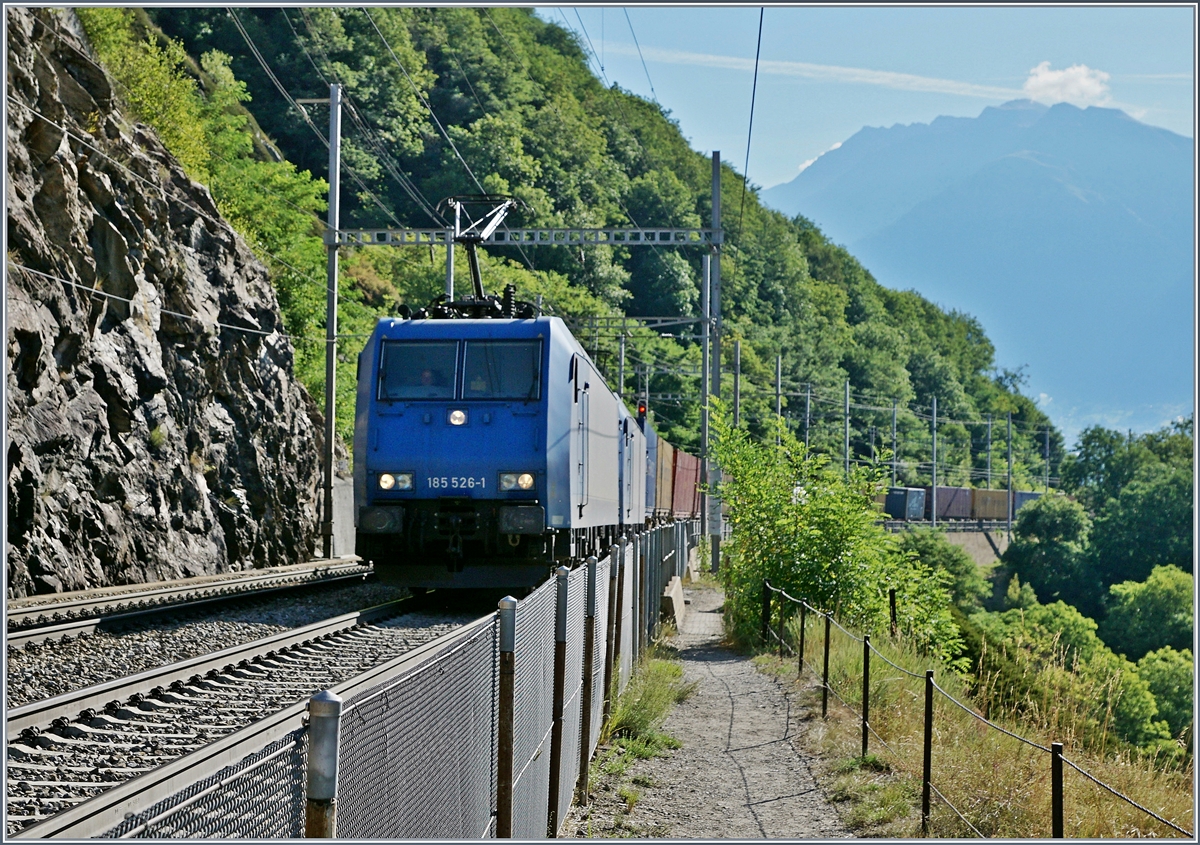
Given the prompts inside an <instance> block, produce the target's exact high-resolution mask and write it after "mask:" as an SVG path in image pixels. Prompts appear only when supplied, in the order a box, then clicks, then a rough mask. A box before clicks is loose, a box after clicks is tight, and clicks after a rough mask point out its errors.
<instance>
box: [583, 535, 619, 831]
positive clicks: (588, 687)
mask: <svg viewBox="0 0 1200 845" xmlns="http://www.w3.org/2000/svg"><path fill="white" fill-rule="evenodd" d="M610 554H611V550H610ZM598 564H599V561H597V560H596V558H595V556H592V557H589V558H588V559H587V601H586V605H585V609H584V612H583V615H584V619H583V689H582V690H580V704H579V712H580V713H581V715H582V718H581V719H580V722H579V786H578V788H577V789H576V800H577V801H578V802H579V805H580V806H581V807H586V806H587V803H588V763H589V762H590V759H589V758H590V757H591V753H590V752H591V745H592V696H593V695H594V694H595V692H594V690H593V689H592V674H593V672H592V667H593V666H594V665H595V652H596V567H597V565H598ZM597 729H599V726H597Z"/></svg>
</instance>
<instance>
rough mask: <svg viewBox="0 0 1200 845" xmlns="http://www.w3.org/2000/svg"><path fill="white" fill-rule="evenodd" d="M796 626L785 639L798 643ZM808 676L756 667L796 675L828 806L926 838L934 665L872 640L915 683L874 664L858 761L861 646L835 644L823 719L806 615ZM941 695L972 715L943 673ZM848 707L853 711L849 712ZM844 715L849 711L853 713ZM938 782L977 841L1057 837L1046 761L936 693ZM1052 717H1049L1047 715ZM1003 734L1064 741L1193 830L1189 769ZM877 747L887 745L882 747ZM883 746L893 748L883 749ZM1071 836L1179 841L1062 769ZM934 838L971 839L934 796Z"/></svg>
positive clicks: (1115, 782) (815, 631)
mask: <svg viewBox="0 0 1200 845" xmlns="http://www.w3.org/2000/svg"><path fill="white" fill-rule="evenodd" d="M798 633H799V631H798V625H796V624H795V620H794V621H793V626H792V630H791V636H790V637H789V641H790V642H791V643H792V644H793V647H794V645H795V642H796V638H797V637H798ZM805 641H806V642H805V652H806V654H805V658H806V670H805V673H804V675H803V676H802V677H800V678H797V675H796V659H795V658H794V657H789V658H787V659H785V660H780V659H779V658H778V657H777V656H767V655H761V656H759V657H758V658H756V663H757V664H758V665H759V666H760V668H762V669H764V670H767V671H772V672H775V673H778V674H780V675H781V676H783V677H785V678H790V679H792V680H793V682H794V683H795V684H796V685H797V688H798V689H799V690H800V691H801V692H800V698H801V701H802V703H803V704H804V705H805V706H806V708H807V713H808V716H809V719H810V721H809V722H808V725H809V729H808V730H807V731H805V732H804V734H803V736H805V737H806V741H807V742H809V743H810V744H811V745H812V749H811V750H813V751H817V752H820V753H821V754H822V755H823V756H824V757H825V759H826V760H827V764H826V765H827V772H826V774H827V775H828V776H829V777H830V778H831V779H832V782H833V787H832V789H831V797H832V798H834V799H835V800H843V801H847V802H849V807H848V809H845V810H843V816H844V818H845V819H846V821H847V823H848V824H850V825H851V826H852V827H854V828H855V829H856V830H857V831H858V832H859V834H860V835H868V836H872V835H875V836H888V837H911V836H920V835H921V785H922V780H921V777H922V776H921V770H922V761H923V747H924V712H925V682H924V672H925V669H926V668H927V667H929V666H930V664H929V662H928V661H927V660H926V659H925V658H922V657H920V656H918V655H916V654H913V653H912V652H910V651H907V650H906V649H904V648H903V647H902V645H901V644H896V643H893V642H890V641H880V642H873V643H872V645H873V646H875V648H876V649H878V651H879V653H880V654H883V655H884V656H885V657H886V658H887V659H888V660H890V661H892V662H893V663H895V664H896V665H897V666H899V667H902V668H903V669H904V670H907V671H908V672H911V673H913V674H914V675H918V676H920V677H916V678H914V677H910V676H908V675H906V674H904V672H902V671H900V670H898V669H896V668H893V667H892V666H889V665H887V664H886V663H885V662H884V661H883V660H881V659H880V658H879V655H878V654H872V655H871V684H870V691H869V696H870V698H869V703H870V710H869V713H870V726H871V727H872V728H873V729H874V731H875V732H876V733H877V734H878V735H879V736H878V737H876V736H875V735H871V736H870V737H869V755H870V756H868V757H867V758H865V759H864V758H863V757H862V756H861V755H862V748H861V742H862V739H861V737H862V727H861V719H860V716H859V715H858V714H859V713H860V712H861V701H862V663H863V653H862V652H863V648H862V644H861V642H856V641H853V640H851V639H850V638H849V637H847V636H846V635H845V634H843V633H842V632H840V631H838V630H837V628H834V629H833V633H832V636H831V637H830V687H831V689H832V690H833V691H834V692H836V693H837V695H839V696H841V698H843V699H845V702H846V704H845V705H843V704H842V703H840V702H839V701H838V699H837V698H836V697H835V696H833V695H830V696H829V699H828V702H829V703H828V708H829V709H828V718H827V719H824V720H822V719H821V716H820V710H821V686H820V673H821V666H822V654H823V649H824V624H823V623H820V624H818V623H817V622H816V621H813V620H812V619H811V618H810V620H809V624H808V630H807V632H806V636H805ZM935 679H936V682H937V684H938V686H939V687H941V688H942V689H944V690H945V691H946V692H947V693H949V694H950V695H951V696H953V697H954V698H955V699H957V700H958V701H960V702H963V703H964V704H967V705H968V706H972V707H974V705H973V704H971V700H970V698H969V696H968V695H967V693H966V691H965V689H964V685H963V683H962V682H961V681H960V679H959V678H958V677H957V676H955V675H953V673H950V672H948V671H945V670H941V669H939V670H938V671H937V673H936V675H935ZM846 705H849V707H847V706H846ZM849 708H853V710H854V712H851V710H850V709H849ZM933 711H934V716H933V751H932V774H931V782H932V784H933V786H934V787H935V788H936V789H937V790H939V791H940V792H941V793H942V794H943V795H944V796H945V797H946V799H947V800H948V801H950V802H951V803H953V804H954V805H955V806H956V807H957V808H958V810H959V811H960V812H961V813H962V815H963V816H964V817H965V818H966V820H967V821H968V822H969V823H970V825H971V826H973V827H974V828H975V829H976V830H978V831H979V833H981V834H983V835H984V836H988V837H1001V838H1018V839H1026V838H1046V837H1049V836H1050V835H1051V827H1050V825H1051V820H1050V811H1051V810H1050V801H1051V795H1050V792H1051V789H1050V777H1051V774H1050V755H1049V754H1048V753H1047V752H1044V751H1041V750H1039V749H1037V748H1033V747H1030V746H1029V745H1027V744H1025V743H1023V742H1021V741H1019V740H1017V739H1014V738H1011V737H1009V736H1006V735H1004V734H1003V733H1001V732H999V731H997V730H995V729H994V728H991V727H989V726H988V725H986V724H984V723H983V722H981V721H979V720H978V719H976V718H974V717H973V716H971V715H970V714H968V713H966V712H964V711H963V710H962V709H960V708H959V707H958V706H956V705H955V704H953V703H952V702H951V701H949V700H948V699H947V698H946V696H944V695H942V694H941V693H939V692H937V691H936V690H935V692H934V708H933ZM1047 715H1048V716H1049V715H1050V714H1047ZM1068 715H1069V713H1067V712H1066V710H1065V709H1063V708H1059V709H1058V710H1057V711H1055V712H1054V713H1053V718H1047V719H1046V720H1045V721H1046V723H1047V724H1054V725H1058V726H1059V730H1061V726H1062V725H1063V724H1064V722H1065V721H1066V720H1067V719H1066V717H1067V716H1068ZM994 721H995V722H996V724H999V725H1001V726H1002V727H1004V728H1005V729H1007V730H1010V731H1012V732H1013V733H1015V734H1017V735H1019V736H1021V737H1024V738H1026V739H1028V740H1030V741H1031V742H1034V743H1037V744H1038V745H1042V746H1045V747H1046V748H1049V746H1050V743H1051V742H1053V741H1062V742H1063V743H1064V746H1065V747H1064V752H1063V753H1064V756H1065V757H1066V758H1067V759H1069V760H1071V761H1073V762H1074V763H1075V764H1076V765H1078V766H1079V767H1080V768H1082V769H1084V770H1086V771H1087V772H1089V773H1090V774H1091V775H1092V776H1093V777H1095V778H1097V779H1098V780H1100V781H1102V782H1104V783H1107V784H1108V785H1110V786H1111V787H1112V788H1114V789H1116V790H1117V791H1119V792H1121V793H1123V794H1124V795H1127V796H1129V797H1130V798H1132V799H1133V800H1134V801H1136V802H1138V803H1139V804H1141V805H1143V806H1145V807H1147V808H1149V809H1151V810H1153V811H1154V812H1156V813H1158V814H1159V815H1160V816H1163V817H1164V818H1166V819H1169V820H1170V821H1172V822H1173V823H1175V824H1177V825H1179V826H1180V827H1182V828H1184V829H1186V830H1194V827H1193V825H1194V819H1193V803H1192V789H1193V769H1192V764H1191V761H1190V760H1188V761H1187V762H1186V763H1184V764H1179V763H1176V764H1174V765H1173V767H1172V768H1169V769H1168V768H1164V767H1163V764H1162V763H1161V761H1158V762H1157V763H1156V761H1155V760H1154V759H1148V758H1145V757H1137V756H1132V755H1131V754H1130V753H1128V752H1122V753H1118V754H1112V753H1110V754H1107V755H1102V754H1099V753H1093V752H1089V751H1087V750H1085V749H1084V748H1082V747H1080V746H1079V744H1078V743H1077V742H1076V741H1075V740H1074V739H1073V737H1072V732H1070V731H1062V732H1059V730H1056V731H1054V732H1050V731H1045V730H1042V729H1040V728H1039V726H1038V725H1037V724H1030V723H1029V722H1021V723H1019V722H1014V721H1008V720H1001V719H999V718H997V719H996V720H994ZM880 738H882V741H881V739H880ZM885 743H886V745H885ZM1063 768H1064V775H1063V782H1064V787H1063V792H1064V796H1063V802H1064V820H1063V821H1064V833H1065V835H1066V836H1068V837H1074V838H1080V837H1082V838H1133V837H1146V836H1155V837H1180V836H1181V835H1182V834H1180V833H1178V832H1177V831H1175V830H1172V829H1171V828H1170V827H1168V826H1166V825H1164V824H1161V823H1160V822H1157V821H1155V820H1154V819H1153V818H1151V817H1150V816H1149V815H1147V814H1145V813H1143V812H1142V811H1140V810H1138V809H1137V808H1135V807H1132V806H1130V805H1129V804H1128V803H1126V802H1125V801H1122V800H1121V799H1119V798H1117V797H1115V796H1113V795H1112V794H1110V793H1109V792H1107V791H1106V790H1104V789H1102V788H1100V787H1098V786H1096V785H1094V784H1092V783H1091V782H1089V781H1088V780H1087V779H1085V778H1084V777H1083V776H1082V775H1080V774H1079V773H1078V772H1076V771H1074V770H1073V769H1071V768H1070V767H1069V766H1064V767H1063ZM929 835H930V836H937V837H967V838H971V837H973V836H974V834H973V833H972V831H971V829H970V828H969V827H968V826H967V825H966V824H964V822H963V821H962V820H960V819H959V818H958V816H957V815H956V814H955V812H954V811H953V810H951V809H950V808H948V807H947V806H946V804H945V803H943V802H942V801H940V800H938V798H937V796H936V794H935V795H933V797H932V802H931V812H930V826H929Z"/></svg>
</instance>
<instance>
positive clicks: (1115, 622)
mask: <svg viewBox="0 0 1200 845" xmlns="http://www.w3.org/2000/svg"><path fill="white" fill-rule="evenodd" d="M1193 593H1194V583H1193V578H1192V576H1191V575H1189V574H1188V573H1186V572H1184V571H1183V570H1181V569H1179V568H1178V567H1176V566H1156V567H1154V570H1153V571H1152V572H1151V573H1150V577H1149V578H1147V579H1146V580H1145V581H1141V582H1138V581H1125V582H1123V583H1121V584H1113V585H1112V586H1111V587H1109V588H1108V599H1107V601H1106V604H1107V606H1108V615H1107V616H1106V617H1105V619H1104V622H1103V623H1102V624H1101V626H1100V636H1101V638H1103V640H1104V642H1106V643H1107V644H1108V645H1109V647H1110V648H1112V649H1113V651H1116V652H1120V653H1121V654H1124V655H1125V656H1126V657H1128V658H1129V659H1130V660H1138V659H1140V658H1141V657H1142V656H1143V655H1145V654H1146V653H1147V652H1150V651H1153V650H1155V649H1157V648H1160V647H1163V646H1172V647H1173V648H1177V649H1182V648H1186V647H1187V646H1189V645H1191V642H1192V623H1193V620H1192V596H1193Z"/></svg>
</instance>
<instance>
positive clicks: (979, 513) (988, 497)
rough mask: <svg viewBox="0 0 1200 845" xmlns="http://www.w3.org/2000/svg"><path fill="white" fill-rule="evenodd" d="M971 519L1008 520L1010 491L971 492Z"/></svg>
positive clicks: (977, 490) (978, 490)
mask: <svg viewBox="0 0 1200 845" xmlns="http://www.w3.org/2000/svg"><path fill="white" fill-rule="evenodd" d="M971 519H1008V491H1006V490H980V489H975V490H972V491H971Z"/></svg>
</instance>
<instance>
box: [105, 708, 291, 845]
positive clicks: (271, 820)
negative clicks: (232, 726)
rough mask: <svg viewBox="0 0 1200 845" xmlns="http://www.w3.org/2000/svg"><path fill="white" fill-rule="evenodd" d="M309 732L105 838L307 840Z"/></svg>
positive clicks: (210, 778)
mask: <svg viewBox="0 0 1200 845" xmlns="http://www.w3.org/2000/svg"><path fill="white" fill-rule="evenodd" d="M307 739H308V737H307V731H305V730H304V729H303V728H299V729H297V730H294V731H292V732H291V733H289V734H288V735H287V736H285V737H283V738H282V739H278V740H276V741H275V742H272V743H271V744H270V745H268V746H267V747H266V748H263V749H262V750H260V751H258V752H256V753H254V754H251V755H250V756H248V757H246V758H244V759H243V760H240V761H239V762H237V763H234V764H233V765H231V766H226V767H225V768H224V769H222V770H221V771H219V772H217V773H215V774H212V775H209V776H208V777H206V778H203V779H202V780H199V781H197V782H196V783H194V784H192V785H191V786H188V787H187V788H185V789H183V790H182V791H180V792H179V793H177V794H175V795H172V796H171V797H169V798H166V799H164V800H162V801H159V802H157V803H156V804H154V805H153V806H151V807H149V808H148V809H146V810H143V811H142V812H140V813H135V814H132V815H130V816H129V817H128V818H126V819H125V820H124V821H123V822H121V823H120V824H119V825H117V826H116V827H114V828H112V829H111V830H108V831H106V832H105V833H103V834H101V838H105V839H173V838H178V837H185V836H186V837H199V838H203V839H283V838H291V837H297V836H303V835H304V769H305V752H306V750H307Z"/></svg>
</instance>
